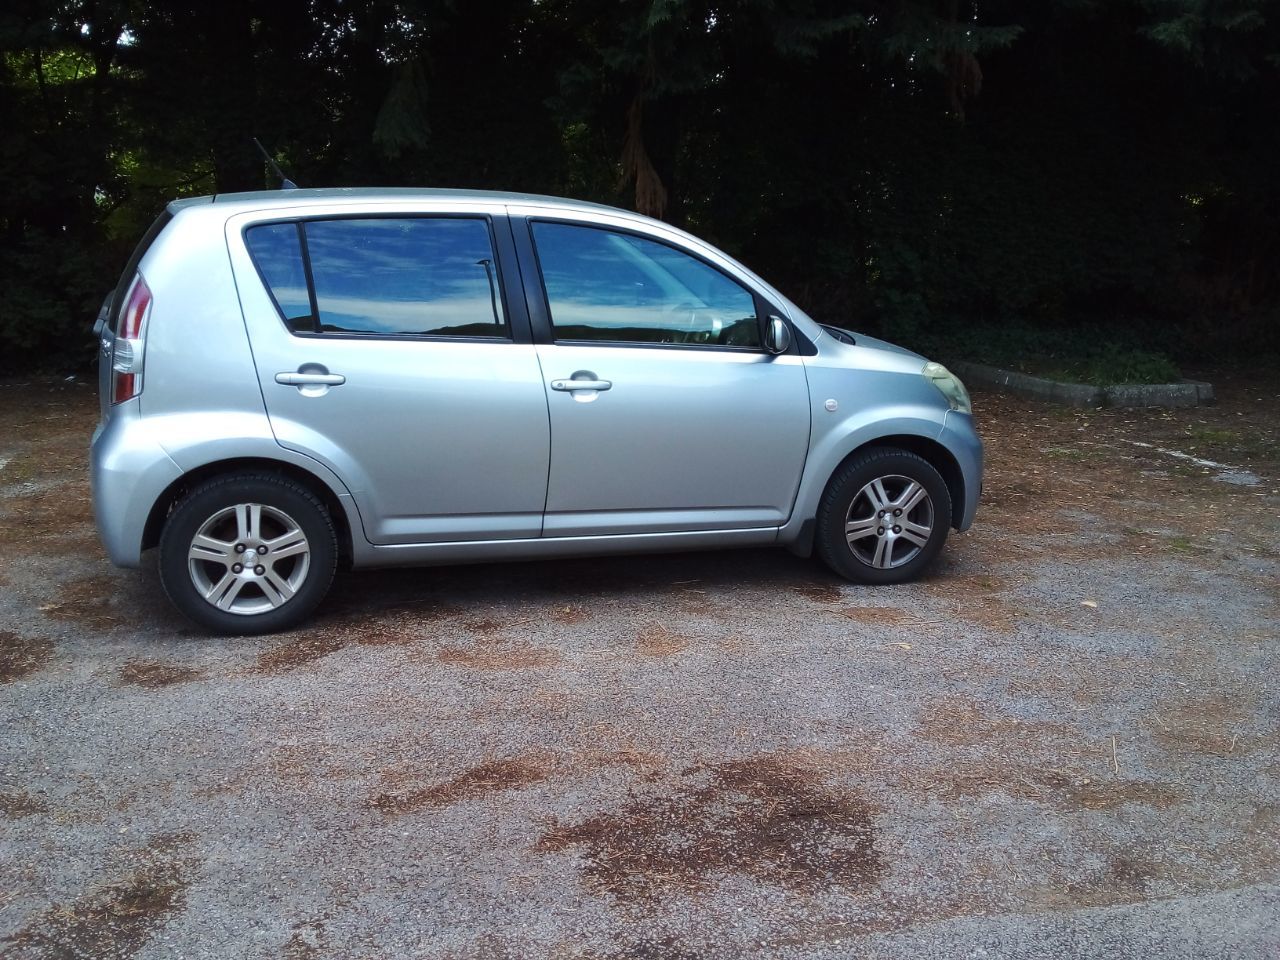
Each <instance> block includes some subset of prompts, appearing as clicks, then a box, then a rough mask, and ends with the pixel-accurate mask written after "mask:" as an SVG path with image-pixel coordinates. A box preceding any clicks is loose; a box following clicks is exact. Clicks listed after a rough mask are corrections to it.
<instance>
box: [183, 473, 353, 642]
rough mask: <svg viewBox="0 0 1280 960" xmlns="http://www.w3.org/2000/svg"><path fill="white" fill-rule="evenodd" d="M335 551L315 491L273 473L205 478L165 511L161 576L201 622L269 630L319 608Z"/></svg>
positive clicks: (237, 630)
mask: <svg viewBox="0 0 1280 960" xmlns="http://www.w3.org/2000/svg"><path fill="white" fill-rule="evenodd" d="M337 556H338V546H337V537H336V535H335V533H334V528H333V521H332V520H331V519H330V517H329V512H328V511H327V510H326V509H325V507H324V504H322V503H321V502H320V501H319V500H318V499H317V498H316V497H315V495H314V494H312V493H311V491H309V490H308V489H307V488H306V487H304V486H302V485H301V484H299V483H296V482H294V481H292V480H288V479H285V478H283V477H278V476H273V475H270V474H236V475H232V476H227V477H220V478H218V479H215V480H210V481H207V482H206V483H203V484H201V485H200V486H198V487H196V488H195V489H194V490H192V491H191V492H190V493H189V494H188V495H187V496H185V497H184V498H183V499H182V500H181V502H179V503H178V505H177V507H175V508H174V510H173V512H172V513H170V514H169V518H168V520H167V521H166V522H165V527H164V532H163V534H162V535H161V537H160V581H161V583H162V584H163V585H164V590H165V593H166V594H168V596H169V599H170V600H171V601H173V604H174V606H176V607H177V608H178V609H179V610H180V611H181V612H182V613H183V614H185V615H186V616H187V617H188V618H190V619H191V620H193V621H195V622H196V623H198V624H199V625H200V626H202V627H206V628H207V629H209V630H211V631H213V632H215V633H222V634H246V633H268V632H271V631H274V630H284V629H287V628H288V627H292V626H294V625H295V624H298V623H300V622H301V621H302V620H304V619H305V618H306V617H308V616H309V615H310V614H311V613H312V612H313V611H314V610H315V608H316V607H317V606H318V605H319V603H320V601H321V600H323V599H324V596H325V594H326V593H328V591H329V586H330V584H331V583H332V582H333V575H334V571H335V569H336V567H337Z"/></svg>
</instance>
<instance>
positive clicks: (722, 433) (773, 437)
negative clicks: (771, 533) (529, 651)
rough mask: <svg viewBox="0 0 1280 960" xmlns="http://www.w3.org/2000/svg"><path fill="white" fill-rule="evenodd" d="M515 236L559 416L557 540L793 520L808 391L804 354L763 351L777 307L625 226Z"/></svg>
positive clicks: (554, 425) (554, 223)
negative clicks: (768, 323)
mask: <svg viewBox="0 0 1280 960" xmlns="http://www.w3.org/2000/svg"><path fill="white" fill-rule="evenodd" d="M516 236H517V240H518V243H519V244H520V247H521V250H522V254H523V256H522V260H521V263H522V267H524V273H525V278H526V292H527V295H528V296H529V298H530V303H531V311H532V313H533V316H534V323H535V337H536V339H538V340H539V341H540V342H539V343H538V347H537V350H538V356H539V360H540V361H541V365H542V373H543V378H544V384H545V387H546V395H547V403H548V407H549V410H550V417H551V462H550V470H549V474H548V486H547V506H546V515H545V518H544V521H543V532H544V535H545V536H582V535H591V534H634V533H662V532H677V531H692V530H740V529H750V528H762V527H774V526H778V525H780V524H782V523H784V522H785V521H786V519H787V518H788V516H789V515H790V513H791V508H792V504H793V502H794V500H795V495H796V490H797V487H798V484H799V479H800V474H801V471H802V469H803V467H804V461H805V455H806V452H807V449H808V440H809V416H810V415H809V397H808V386H807V383H806V377H805V370H804V365H803V362H802V361H801V358H800V357H799V355H798V354H789V355H779V356H774V355H771V354H770V353H768V352H766V351H765V350H764V349H763V347H762V346H761V344H762V333H763V322H762V321H763V319H764V317H766V316H767V315H768V312H769V311H770V308H769V307H768V305H767V304H766V303H765V302H764V301H763V300H762V298H761V297H759V296H758V295H757V294H756V293H755V292H753V291H752V290H751V289H750V288H748V287H747V286H746V285H745V284H744V283H743V282H742V281H741V280H740V279H737V278H735V277H733V276H731V275H730V274H729V273H728V272H726V270H725V269H723V268H722V267H720V266H717V265H713V264H712V263H711V262H709V261H708V260H706V259H703V258H702V257H701V256H699V255H697V254H695V253H694V252H692V251H690V250H688V249H684V248H681V247H680V246H679V245H677V244H676V243H674V242H666V241H663V240H659V239H656V238H654V237H652V236H645V235H641V234H639V233H636V232H633V231H629V230H626V229H622V228H616V227H609V226H605V225H602V224H592V223H585V222H573V221H566V220H552V219H539V218H532V219H529V220H527V221H525V222H524V223H523V224H517V229H516ZM526 261H527V263H528V265H527V266H525V264H526ZM530 276H533V278H534V282H533V284H530V283H529V278H530ZM539 281H540V282H539ZM534 305H536V306H534Z"/></svg>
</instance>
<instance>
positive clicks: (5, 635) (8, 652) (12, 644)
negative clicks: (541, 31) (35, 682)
mask: <svg viewBox="0 0 1280 960" xmlns="http://www.w3.org/2000/svg"><path fill="white" fill-rule="evenodd" d="M53 651H54V644H53V641H51V640H39V639H36V638H34V637H22V636H19V635H18V634H16V633H10V632H9V631H8V630H0V683H12V682H13V681H14V680H21V679H23V678H25V677H29V676H31V675H32V674H33V673H35V672H37V671H38V670H43V669H44V667H45V665H46V664H47V663H48V662H49V659H50V658H51V657H52V656H53Z"/></svg>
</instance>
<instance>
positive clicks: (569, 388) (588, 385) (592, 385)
mask: <svg viewBox="0 0 1280 960" xmlns="http://www.w3.org/2000/svg"><path fill="white" fill-rule="evenodd" d="M612 386H613V382H612V381H610V380H552V381H551V389H552V390H563V391H566V392H568V393H572V392H573V391H575V390H608V389H609V388H610V387H612Z"/></svg>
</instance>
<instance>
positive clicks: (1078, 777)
mask: <svg viewBox="0 0 1280 960" xmlns="http://www.w3.org/2000/svg"><path fill="white" fill-rule="evenodd" d="M932 786H933V787H934V788H936V789H937V791H938V794H939V796H940V797H941V798H942V799H944V800H948V801H954V800H963V799H967V798H972V797H979V796H986V795H989V794H993V793H999V794H1003V795H1004V796H1006V797H1013V798H1016V799H1019V800H1030V801H1032V802H1034V803H1040V804H1044V805H1046V806H1054V807H1058V808H1061V809H1066V810H1114V809H1116V808H1117V807H1121V806H1123V805H1125V804H1127V803H1137V804H1142V805H1145V806H1150V807H1156V808H1157V809H1161V810H1164V809H1168V808H1170V807H1172V806H1175V805H1176V804H1178V803H1180V802H1182V801H1183V799H1184V795H1183V794H1182V793H1181V792H1180V791H1177V790H1174V789H1173V788H1172V787H1168V786H1165V785H1162V784H1156V783H1146V782H1143V781H1137V780H1121V779H1113V778H1111V777H1105V778H1101V779H1095V778H1092V777H1088V776H1084V775H1083V774H1080V773H1078V772H1074V773H1068V772H1065V771H1062V770H1048V769H1044V768H1036V767H1031V766H1021V767H1019V766H1005V767H992V768H987V769H976V768H969V769H967V770H954V769H953V770H947V771H939V772H938V774H937V776H936V778H935V779H934V780H933V783H932Z"/></svg>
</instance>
